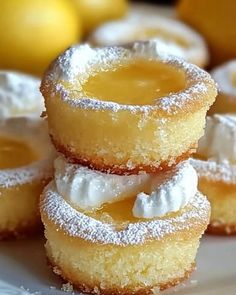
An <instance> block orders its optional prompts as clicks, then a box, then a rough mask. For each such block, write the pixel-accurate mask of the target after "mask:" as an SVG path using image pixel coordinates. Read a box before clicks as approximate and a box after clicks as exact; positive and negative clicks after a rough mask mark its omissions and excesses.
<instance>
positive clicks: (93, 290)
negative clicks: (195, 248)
mask: <svg viewBox="0 0 236 295" xmlns="http://www.w3.org/2000/svg"><path fill="white" fill-rule="evenodd" d="M47 262H48V265H49V267H50V268H51V269H52V271H53V272H54V273H55V274H56V275H57V276H59V277H60V278H61V279H62V280H63V281H65V282H71V281H73V283H72V285H73V287H75V288H76V289H77V290H78V291H80V292H83V293H86V294H97V295H134V294H135V295H149V294H150V295H151V294H155V293H154V290H155V288H157V290H160V291H163V290H166V289H168V288H171V287H174V286H176V285H179V284H180V283H181V282H183V281H185V280H187V279H188V278H189V277H190V275H191V273H192V272H193V271H194V270H195V268H196V264H195V263H193V264H192V265H191V267H190V269H189V270H188V271H185V274H184V276H182V277H179V278H176V279H172V280H171V281H169V282H167V283H164V284H160V285H157V286H153V287H146V288H141V289H139V290H137V291H134V290H133V289H130V288H120V287H119V286H117V288H114V289H102V288H101V287H99V286H96V285H94V286H91V285H86V284H84V283H80V282H78V281H76V280H73V278H70V279H68V278H67V277H66V275H65V274H64V272H63V270H62V269H61V268H60V267H59V266H58V265H56V263H55V262H53V261H52V258H50V257H48V256H47Z"/></svg>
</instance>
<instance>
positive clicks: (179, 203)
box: [54, 156, 197, 218]
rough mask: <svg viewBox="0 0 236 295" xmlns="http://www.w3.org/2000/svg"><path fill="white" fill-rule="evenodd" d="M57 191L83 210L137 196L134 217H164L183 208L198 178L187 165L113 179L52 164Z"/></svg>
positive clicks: (58, 162)
mask: <svg viewBox="0 0 236 295" xmlns="http://www.w3.org/2000/svg"><path fill="white" fill-rule="evenodd" d="M54 166H55V183H56V187H57V190H58V192H59V194H60V195H62V196H63V198H64V199H65V200H66V201H67V202H68V203H70V204H71V205H73V206H75V207H77V208H81V209H83V210H93V209H98V208H99V207H101V206H102V205H103V204H104V203H113V202H116V201H118V200H122V199H125V198H129V197H132V196H137V198H136V200H135V203H134V207H133V215H134V216H135V217H138V218H153V217H158V216H163V215H165V214H166V213H168V212H173V211H178V210H180V209H181V208H182V207H184V206H185V205H186V204H187V203H188V202H189V201H190V200H191V199H192V198H193V197H194V196H195V194H196V192H197V174H196V172H195V170H194V169H193V167H192V166H191V165H190V164H189V162H182V163H180V164H179V165H177V166H176V167H175V168H173V169H172V170H171V171H169V172H162V173H159V174H147V173H141V174H138V175H124V176H120V175H114V174H106V173H102V172H99V171H95V170H91V169H89V168H87V167H83V166H81V165H77V164H71V163H68V162H66V160H65V159H64V158H63V157H61V156H60V157H58V158H57V159H56V160H55V164H54Z"/></svg>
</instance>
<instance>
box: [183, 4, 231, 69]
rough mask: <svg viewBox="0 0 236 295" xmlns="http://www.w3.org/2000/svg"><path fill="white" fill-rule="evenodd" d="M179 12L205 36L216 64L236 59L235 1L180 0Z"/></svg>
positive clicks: (212, 62) (213, 61)
mask: <svg viewBox="0 0 236 295" xmlns="http://www.w3.org/2000/svg"><path fill="white" fill-rule="evenodd" d="M177 11H178V14H179V17H180V18H181V19H183V20H184V21H185V22H187V23H188V24H190V25H191V26H193V27H194V28H195V29H197V30H198V31H199V32H200V33H201V34H202V35H203V36H204V37H205V39H206V41H207V42H208V45H209V48H210V52H211V58H212V61H211V64H212V65H217V64H219V63H222V62H224V61H226V60H229V59H232V58H236V30H235V27H236V1H235V0H217V1H216V0H180V1H179V4H178V6H177Z"/></svg>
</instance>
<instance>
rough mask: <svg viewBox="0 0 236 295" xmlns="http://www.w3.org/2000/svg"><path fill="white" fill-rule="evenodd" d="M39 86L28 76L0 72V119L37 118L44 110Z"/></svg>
mask: <svg viewBox="0 0 236 295" xmlns="http://www.w3.org/2000/svg"><path fill="white" fill-rule="evenodd" d="M39 85H40V80H39V79H37V78H35V77H32V76H30V75H26V74H22V73H18V72H12V71H7V70H0V117H2V118H6V117H12V116H22V115H27V116H28V115H32V116H39V115H40V114H41V112H42V111H43V110H44V102H43V97H42V95H41V93H40V92H39Z"/></svg>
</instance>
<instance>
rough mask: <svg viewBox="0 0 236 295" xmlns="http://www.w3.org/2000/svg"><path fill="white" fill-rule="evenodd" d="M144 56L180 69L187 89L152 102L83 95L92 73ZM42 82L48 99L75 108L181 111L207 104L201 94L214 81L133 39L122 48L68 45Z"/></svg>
mask: <svg viewBox="0 0 236 295" xmlns="http://www.w3.org/2000/svg"><path fill="white" fill-rule="evenodd" d="M143 58H144V59H147V60H155V61H161V62H164V63H168V64H170V65H172V66H173V67H176V68H177V69H180V70H183V71H184V73H185V75H186V81H187V86H186V89H184V90H183V91H181V92H178V93H170V95H169V96H166V97H162V98H159V99H157V100H156V101H155V103H154V104H153V105H126V104H119V103H115V102H112V101H101V100H98V99H96V98H94V97H85V94H84V93H83V91H81V89H82V85H83V83H85V82H86V80H87V79H88V77H89V76H91V75H95V74H96V72H97V71H98V70H103V71H104V70H107V69H109V68H115V67H117V66H119V65H122V64H125V63H128V62H131V61H132V60H134V59H143ZM65 84H66V85H67V86H65ZM42 85H43V87H42V91H45V90H46V91H49V92H50V93H51V97H52V98H51V99H53V96H55V95H56V94H57V95H59V96H60V98H61V99H62V100H63V101H64V102H66V103H68V104H70V105H71V106H73V107H74V108H82V109H92V110H111V111H113V112H118V111H120V110H127V111H130V112H143V113H148V112H149V111H153V110H162V111H163V112H165V113H172V114H174V113H177V112H178V111H180V110H181V111H183V107H184V106H186V105H188V104H191V103H194V102H195V101H198V100H200V101H202V102H203V103H205V104H207V103H209V102H207V101H205V100H203V98H204V94H205V93H207V92H208V90H209V88H210V87H213V89H214V82H213V80H212V79H211V78H210V75H209V74H208V73H206V72H205V71H203V70H201V69H199V68H198V67H196V66H194V65H192V64H188V63H186V62H185V61H184V60H183V59H180V58H177V57H174V56H171V55H169V54H167V53H165V52H163V51H160V50H159V48H158V44H157V43H156V42H155V41H154V40H153V41H148V42H136V43H134V44H130V45H127V46H123V47H106V48H94V49H92V48H91V47H89V45H77V46H74V47H71V48H70V49H68V50H67V51H66V52H65V53H64V54H63V55H61V56H60V57H59V58H58V59H57V60H56V61H55V62H54V64H52V66H51V69H50V71H49V72H48V74H47V75H46V77H45V78H44V80H43V83H42ZM68 85H69V86H68Z"/></svg>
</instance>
